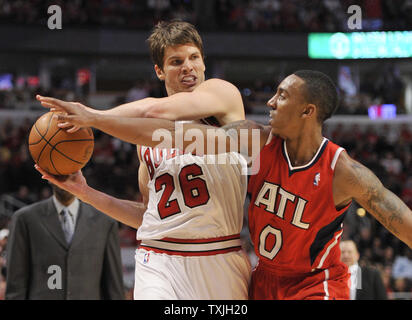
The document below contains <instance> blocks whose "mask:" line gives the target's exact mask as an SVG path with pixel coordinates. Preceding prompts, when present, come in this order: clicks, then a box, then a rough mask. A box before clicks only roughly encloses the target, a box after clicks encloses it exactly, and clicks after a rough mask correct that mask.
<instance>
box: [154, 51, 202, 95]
mask: <svg viewBox="0 0 412 320" xmlns="http://www.w3.org/2000/svg"><path fill="white" fill-rule="evenodd" d="M155 70H156V74H157V76H158V77H159V79H160V80H164V81H165V86H166V91H167V94H168V95H169V96H170V95H172V94H175V93H178V92H191V91H193V90H194V89H195V88H196V87H197V86H198V85H199V84H201V83H202V82H203V81H204V80H205V70H206V67H205V64H204V62H203V57H202V55H201V53H200V50H199V48H197V47H196V46H195V45H192V44H186V45H177V46H173V47H167V48H166V50H165V55H164V64H163V70H162V69H160V68H159V67H158V66H157V65H156V66H155Z"/></svg>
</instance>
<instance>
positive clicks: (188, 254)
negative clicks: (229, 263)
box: [139, 245, 242, 257]
mask: <svg viewBox="0 0 412 320" xmlns="http://www.w3.org/2000/svg"><path fill="white" fill-rule="evenodd" d="M139 248H142V249H146V250H150V251H154V252H157V253H166V254H170V255H178V256H185V257H192V256H214V255H217V254H223V253H229V252H234V251H239V250H241V249H242V247H241V246H236V247H231V248H225V249H219V250H210V251H195V252H190V251H176V250H167V249H159V248H153V247H149V246H145V245H140V246H139Z"/></svg>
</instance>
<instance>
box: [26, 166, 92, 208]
mask: <svg viewBox="0 0 412 320" xmlns="http://www.w3.org/2000/svg"><path fill="white" fill-rule="evenodd" d="M34 168H35V169H36V170H37V171H39V172H40V173H41V175H42V176H41V177H42V179H44V180H47V181H49V182H50V183H52V184H54V185H56V186H57V187H59V188H60V189H63V190H66V191H67V192H70V193H71V194H73V195H74V196H76V197H77V198H79V199H80V200H83V198H84V195H85V193H86V189H87V187H88V185H87V182H86V179H85V178H84V176H83V174H82V172H81V171H80V170H79V171H77V172H75V173H73V174H70V175H67V176H64V177H63V176H55V175H52V174H50V173H47V172H46V171H44V170H43V169H42V168H40V167H39V166H38V165H37V164H35V165H34ZM62 177H63V178H62Z"/></svg>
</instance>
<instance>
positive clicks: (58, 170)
mask: <svg viewBox="0 0 412 320" xmlns="http://www.w3.org/2000/svg"><path fill="white" fill-rule="evenodd" d="M54 114H56V113H54V112H48V113H46V114H43V115H42V116H41V117H40V118H39V119H37V121H36V123H35V124H34V125H33V127H32V128H31V131H30V135H29V151H30V154H31V156H32V158H33V160H34V162H36V163H37V165H38V166H39V167H40V168H42V169H43V170H45V171H47V172H48V173H50V174H53V175H68V174H71V173H74V172H76V171H78V170H80V169H81V168H83V167H84V166H85V165H86V164H87V162H88V161H89V160H90V157H91V156H92V154H93V148H94V137H93V131H92V129H90V128H83V129H80V130H78V131H76V132H74V133H67V132H66V130H64V129H61V128H59V127H58V126H57V117H53V115H54Z"/></svg>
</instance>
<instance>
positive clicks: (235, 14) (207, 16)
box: [0, 0, 412, 32]
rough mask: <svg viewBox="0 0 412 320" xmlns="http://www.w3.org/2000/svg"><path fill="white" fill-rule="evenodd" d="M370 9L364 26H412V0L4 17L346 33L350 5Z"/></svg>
mask: <svg viewBox="0 0 412 320" xmlns="http://www.w3.org/2000/svg"><path fill="white" fill-rule="evenodd" d="M353 4H354V5H359V6H362V8H364V13H363V16H364V22H363V24H364V27H363V28H364V30H406V29H408V28H409V29H411V27H412V1H411V0H397V1H393V0H343V1H342V0H310V1H309V0H208V1H204V0H144V1H133V0H87V1H86V0H71V1H63V0H30V1H27V0H0V21H1V22H2V23H15V22H17V23H20V24H29V25H37V24H41V23H43V24H44V23H45V22H46V21H47V15H46V12H47V8H48V7H49V6H50V5H59V6H60V7H61V8H62V10H64V12H65V15H64V20H63V24H64V25H65V26H76V27H78V26H85V27H111V28H113V27H118V28H134V29H150V28H151V27H152V26H153V23H154V22H156V21H158V20H170V19H182V20H185V21H188V22H191V23H193V24H196V26H198V28H199V29H200V30H201V31H205V30H207V31H215V30H218V31H252V32H253V31H287V32H299V31H305V32H306V31H312V32H336V31H346V30H347V23H346V19H347V17H346V12H345V11H346V8H348V7H349V6H350V5H353Z"/></svg>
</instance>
